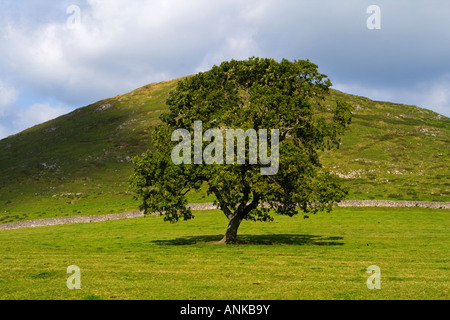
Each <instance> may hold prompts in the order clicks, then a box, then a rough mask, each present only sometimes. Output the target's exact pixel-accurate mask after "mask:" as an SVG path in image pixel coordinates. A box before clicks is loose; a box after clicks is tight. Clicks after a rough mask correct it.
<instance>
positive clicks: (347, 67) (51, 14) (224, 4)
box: [0, 0, 450, 139]
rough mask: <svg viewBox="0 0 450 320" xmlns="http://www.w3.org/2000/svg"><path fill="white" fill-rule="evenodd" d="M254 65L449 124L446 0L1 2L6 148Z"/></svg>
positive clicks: (0, 89) (0, 109) (0, 94)
mask: <svg viewBox="0 0 450 320" xmlns="http://www.w3.org/2000/svg"><path fill="white" fill-rule="evenodd" d="M373 5H375V6H377V10H373V8H372V6H373ZM368 9H370V10H368ZM252 56H255V57H261V58H275V59H276V60H281V59H283V58H285V59H288V60H291V61H293V60H306V59H309V60H310V61H312V62H313V63H315V64H317V65H318V66H319V71H320V72H321V73H324V74H326V75H327V76H328V77H329V78H330V80H331V82H332V83H333V88H335V89H338V90H341V91H344V92H347V93H351V94H357V95H360V96H365V97H368V98H370V99H374V100H381V101H391V102H398V103H403V104H411V105H418V106H420V107H423V108H427V109H431V110H433V111H435V112H437V113H440V114H442V115H445V116H447V117H450V1H448V0H396V1H392V0H384V1H383V0H381V1H380V0H378V1H377V0H346V1H336V0H322V1H320V0H258V1H257V0H228V1H222V0H214V1H211V0H189V1H187V0H128V1H125V0H62V1H54V0H1V1H0V139H3V138H5V137H7V136H9V135H13V134H16V133H18V132H20V131H22V130H24V129H26V128H29V127H32V126H34V125H36V124H39V123H42V122H45V121H48V120H51V119H53V118H56V117H58V116H60V115H63V114H66V113H69V112H71V111H73V110H75V109H77V108H80V107H83V106H86V105H89V104H91V103H94V102H96V101H99V100H102V99H105V98H109V97H113V96H116V95H118V94H123V93H127V92H129V91H132V90H134V89H137V88H139V87H141V86H144V85H146V84H149V83H152V82H160V81H165V80H171V79H175V78H178V77H181V76H186V75H190V74H196V73H198V72H202V71H207V70H209V69H211V68H212V67H213V66H214V65H218V64H220V63H221V62H222V61H228V60H231V59H237V60H241V59H247V58H249V57H252Z"/></svg>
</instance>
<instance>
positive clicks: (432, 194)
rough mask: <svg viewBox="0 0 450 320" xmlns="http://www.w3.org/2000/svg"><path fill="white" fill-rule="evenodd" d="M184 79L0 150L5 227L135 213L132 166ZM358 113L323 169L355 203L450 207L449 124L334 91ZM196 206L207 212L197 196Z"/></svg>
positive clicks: (52, 125)
mask: <svg viewBox="0 0 450 320" xmlns="http://www.w3.org/2000/svg"><path fill="white" fill-rule="evenodd" d="M177 82H178V79H175V80H172V81H167V82H161V83H154V84H149V85H147V86H144V87H142V88H139V89H137V90H134V91H132V92H130V93H127V94H124V95H119V96H116V97H114V98H110V99H105V100H102V101H99V102H97V103H94V104H92V105H89V106H86V107H83V108H80V109H77V110H75V111H73V112H71V113H69V114H67V115H64V116H61V117H59V118H57V119H54V120H51V121H49V122H46V123H43V124H40V125H38V126H35V127H33V128H30V129H28V130H25V131H23V132H21V133H19V134H17V135H14V136H11V137H8V138H6V139H4V140H1V141H0V223H6V222H13V221H20V220H29V219H37V218H50V217H55V216H69V215H88V214H89V215H92V214H105V213H120V212H125V211H129V210H135V209H136V208H137V203H136V202H134V201H133V200H132V198H131V195H130V194H129V193H128V192H127V186H128V177H129V176H130V174H131V172H132V167H133V165H132V163H131V162H130V159H131V158H132V157H133V156H135V155H137V154H141V153H143V152H144V151H145V150H147V148H148V146H149V143H150V139H151V135H150V130H151V128H152V127H153V126H154V125H155V124H157V123H158V121H159V115H160V114H161V113H162V112H164V111H165V110H166V109H167V107H166V105H165V100H166V98H167V96H168V93H169V92H170V91H171V90H173V89H175V88H176V85H177ZM339 98H343V99H345V100H347V101H349V102H350V103H351V104H352V105H353V106H354V108H355V110H354V119H353V123H352V125H351V127H350V129H349V130H348V132H347V133H346V135H345V136H344V138H343V142H342V145H341V148H340V150H338V151H334V152H331V153H329V152H323V153H322V160H323V164H324V165H325V166H326V167H328V168H330V169H331V170H332V171H333V172H335V173H336V174H338V175H339V176H341V177H342V178H343V179H344V180H345V183H346V184H348V185H349V186H350V190H351V192H350V196H349V199H385V200H424V201H449V200H450V183H449V177H450V170H449V168H448V163H449V160H450V154H449V151H450V141H449V137H450V121H449V118H447V117H444V116H441V115H439V114H437V113H434V112H432V111H429V110H426V109H422V108H419V107H416V106H410V105H401V104H394V103H389V102H378V101H372V100H370V99H367V98H364V97H359V96H354V95H349V94H346V93H343V92H339V91H336V90H331V92H330V95H329V96H328V97H327V100H326V101H327V103H328V104H333V103H335V101H336V100H337V99H339ZM190 200H191V202H208V201H211V198H208V197H207V196H206V195H205V194H203V193H200V194H191V195H190Z"/></svg>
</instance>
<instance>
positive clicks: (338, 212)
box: [0, 208, 450, 300]
mask: <svg viewBox="0 0 450 320" xmlns="http://www.w3.org/2000/svg"><path fill="white" fill-rule="evenodd" d="M448 214H449V211H448V210H432V209H423V208H336V209H335V210H334V211H333V212H331V213H322V214H317V215H315V216H311V217H310V218H309V219H303V217H294V218H288V217H282V216H277V217H275V221H274V222H271V223H254V222H244V223H243V225H242V226H241V228H240V232H239V235H240V240H241V244H239V245H235V246H225V245H216V244H214V241H218V240H220V238H221V237H222V235H223V233H224V231H225V228H226V218H225V217H224V216H223V215H222V214H221V213H220V212H219V211H203V212H196V218H195V219H194V220H192V221H188V222H180V223H178V224H170V223H166V222H164V221H163V218H161V217H146V218H138V219H131V220H121V221H110V222H103V223H93V224H78V225H66V226H54V227H44V228H36V229H24V230H13V231H3V232H0V299H2V300H10V299H18V300H23V299H25V300H29V299H33V300H35V299H37V300H41V299H46V300H47V299H51V300H53V299H63V300H80V299H81V300H83V299H89V300H92V299H104V300H115V299H117V300H128V299H144V300H146V299H151V300H153V299H175V300H190V299H200V300H203V299H206V300H209V299H219V300H222V299H257V300H259V299H264V300H265V299H275V300H278V299H283V300H303V299H345V300H347V299H382V300H384V299H400V300H403V299H425V300H426V299H449V298H450V293H449V288H450V287H449V286H450V283H449V280H450V276H449V273H450V259H449V254H448V253H449V251H448V249H449V246H450V234H449V232H448V230H449V228H450V219H449V218H448V217H449V216H448ZM70 265H77V266H79V267H80V269H81V290H69V289H68V288H67V287H66V280H67V278H68V277H69V276H70V275H69V274H67V273H66V270H67V267H68V266H70ZM371 265H377V266H379V267H380V269H381V289H380V290H369V289H368V288H367V285H366V281H367V278H368V277H369V276H370V275H369V274H367V273H366V269H367V268H368V267H369V266H371Z"/></svg>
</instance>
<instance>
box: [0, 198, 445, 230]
mask: <svg viewBox="0 0 450 320" xmlns="http://www.w3.org/2000/svg"><path fill="white" fill-rule="evenodd" d="M338 206H339V207H392V208H394V207H396V208H398V207H421V208H431V209H450V202H425V201H388V200H346V201H342V202H341V203H339V204H338ZM190 208H191V209H192V210H196V211H202V210H214V209H217V207H216V206H215V205H214V204H212V203H197V204H191V205H190ZM153 215H157V214H153ZM142 217H144V213H143V212H141V211H130V212H125V213H120V214H107V215H94V216H74V217H60V218H51V219H40V220H30V221H22V222H14V223H7V224H3V225H0V231H1V230H14V229H25V228H37V227H47V226H56V225H65V224H77V223H94V222H104V221H113V220H122V219H133V218H142Z"/></svg>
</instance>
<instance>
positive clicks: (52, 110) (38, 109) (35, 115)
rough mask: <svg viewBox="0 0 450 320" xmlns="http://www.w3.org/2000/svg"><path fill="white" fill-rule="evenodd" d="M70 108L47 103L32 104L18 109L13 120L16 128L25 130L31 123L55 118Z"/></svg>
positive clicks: (34, 123)
mask: <svg viewBox="0 0 450 320" xmlns="http://www.w3.org/2000/svg"><path fill="white" fill-rule="evenodd" d="M69 111H70V110H69V109H68V108H65V107H61V106H57V107H52V106H50V105H49V104H34V105H32V106H30V107H29V108H27V109H25V110H22V111H19V112H18V113H17V114H16V119H15V120H14V121H13V124H14V127H15V129H16V130H18V131H21V130H25V129H27V128H29V127H32V126H33V125H36V124H39V123H44V122H46V121H49V120H52V119H54V118H57V117H59V116H61V115H63V114H66V113H68V112H69Z"/></svg>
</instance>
